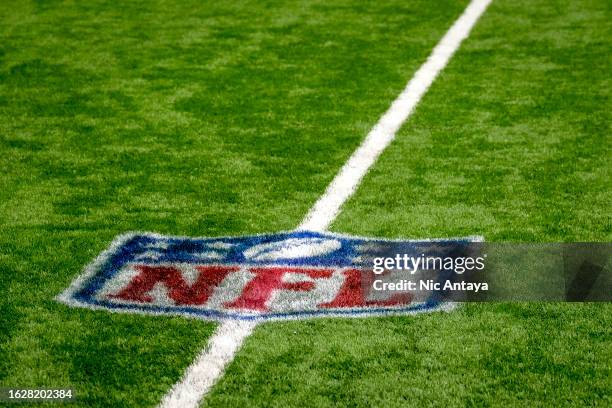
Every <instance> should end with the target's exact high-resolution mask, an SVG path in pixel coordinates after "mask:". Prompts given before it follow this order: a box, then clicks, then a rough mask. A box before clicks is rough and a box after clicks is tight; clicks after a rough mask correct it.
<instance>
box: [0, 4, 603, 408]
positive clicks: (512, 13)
mask: <svg viewBox="0 0 612 408" xmlns="http://www.w3.org/2000/svg"><path fill="white" fill-rule="evenodd" d="M465 5H466V1H444V2H436V4H432V3H431V2H426V1H417V2H410V3H409V4H406V3H405V2H399V1H394V2H385V3H384V4H382V3H358V2H355V1H342V2H334V3H329V2H324V1H310V2H274V3H272V2H239V3H232V4H228V3H220V2H217V3H214V2H199V1H185V2H174V1H155V2H139V1H133V2H129V3H121V4H117V3H116V2H108V1H104V2H103V1H88V2H81V3H78V2H76V3H75V2H67V1H64V2H62V1H57V2H53V1H39V2H19V3H9V2H3V3H1V4H0V21H1V22H2V24H0V153H2V157H3V159H2V160H0V169H1V170H2V173H1V174H0V232H1V234H0V271H1V275H0V288H1V289H0V290H1V293H2V294H3V296H2V297H1V298H0V327H1V330H0V353H1V354H0V355H1V358H0V386H5V387H46V388H49V387H65V386H71V387H73V388H74V390H75V394H76V396H77V399H78V402H77V405H82V406H109V407H110V406H152V405H154V404H156V403H157V402H158V401H159V400H160V399H161V397H162V395H163V394H164V393H165V392H166V391H167V390H168V389H169V388H170V386H171V385H172V384H173V383H174V382H176V381H177V380H178V378H179V377H180V376H181V374H182V373H183V371H184V369H185V368H186V366H187V365H188V364H189V363H190V362H191V360H192V359H193V358H194V356H195V355H196V354H197V352H198V351H199V350H200V349H201V348H202V347H204V345H205V344H206V340H207V338H208V336H209V335H210V333H211V332H212V330H213V329H214V327H215V325H214V324H213V323H206V322H200V321H197V320H192V319H182V318H170V317H150V316H137V315H119V314H111V313H108V312H100V311H89V310H86V309H71V308H68V307H66V306H65V305H62V304H58V303H57V302H56V301H55V300H54V297H55V296H56V295H57V294H58V293H59V292H61V291H62V290H63V289H64V288H65V287H66V286H68V284H69V283H70V282H71V281H72V279H73V278H74V277H76V276H77V275H78V274H79V273H80V271H81V270H82V268H83V266H84V265H86V264H87V263H88V262H89V261H90V260H91V259H93V258H94V257H95V256H96V255H97V254H98V253H99V252H100V251H101V250H103V249H104V248H105V247H106V246H107V245H108V244H109V242H110V241H111V240H112V238H113V237H114V236H116V235H117V234H120V233H123V232H125V231H131V230H148V231H155V232H160V233H167V234H172V235H190V236H219V235H241V234H250V233H260V232H274V231H278V230H290V229H292V228H294V227H295V226H296V225H297V224H298V223H299V222H300V220H301V218H302V217H303V216H304V215H305V213H306V212H307V210H308V209H309V208H310V206H311V205H312V204H313V203H314V201H315V200H316V199H317V197H318V196H319V195H320V194H321V193H322V192H323V191H324V189H325V187H326V186H327V184H328V183H329V181H330V180H331V179H332V178H333V176H334V175H335V173H336V172H337V170H338V169H339V167H340V166H341V165H342V163H343V162H344V161H345V160H346V159H347V158H348V156H349V155H350V154H351V152H352V151H353V150H354V148H355V147H356V146H357V145H358V144H359V142H360V140H361V139H362V138H363V137H364V136H365V134H367V132H368V131H369V129H370V128H371V127H372V125H373V124H374V123H376V121H377V120H378V118H379V116H380V114H381V113H382V112H384V111H385V110H386V108H387V107H388V105H389V103H390V102H391V101H392V100H393V99H394V98H395V97H396V96H397V94H398V93H399V92H400V91H401V89H402V88H403V87H404V86H405V83H406V81H407V80H408V79H409V78H410V76H411V75H412V73H413V72H414V71H415V70H416V69H417V68H418V66H419V65H420V64H421V63H422V62H423V61H424V59H425V58H426V57H427V55H428V53H429V52H430V50H431V48H432V47H433V46H434V45H435V43H436V42H437V41H438V40H439V38H440V37H441V36H442V35H443V34H444V32H445V31H446V29H447V28H448V27H449V26H450V25H451V24H452V22H453V20H454V19H455V18H456V17H457V16H458V15H459V14H460V13H461V11H462V10H463V8H464V7H465ZM610 16H611V13H610V6H609V4H607V3H606V2H605V1H582V2H569V1H558V2H553V3H550V2H544V1H536V2H531V1H530V2H527V1H520V2H511V1H509V0H494V3H493V5H492V6H491V8H490V10H489V11H488V12H487V13H486V14H485V16H484V17H483V19H482V20H481V21H480V22H479V24H478V25H477V26H476V28H475V30H474V32H473V34H472V36H471V37H470V38H469V39H468V40H467V41H466V42H465V43H464V45H463V46H462V48H461V49H460V51H459V52H458V54H457V55H456V56H455V57H454V59H453V60H452V61H451V63H450V65H449V66H448V67H447V69H446V70H445V71H444V72H443V73H442V75H441V76H440V77H439V78H438V79H437V81H436V83H434V86H433V87H432V89H431V90H430V92H429V93H428V94H427V95H426V96H425V98H424V100H423V102H422V104H421V105H420V106H419V107H418V109H417V112H416V114H415V115H414V116H413V117H412V118H411V120H410V122H409V123H407V124H406V126H404V128H403V129H402V130H401V131H400V133H399V134H398V137H397V140H396V141H395V142H394V143H393V144H392V145H391V147H390V148H389V149H388V151H386V152H385V154H384V155H383V156H382V157H381V160H380V161H379V163H377V165H376V166H375V167H374V168H373V170H372V172H371V173H370V174H369V175H368V176H367V177H366V179H365V180H364V183H363V185H362V186H361V187H360V189H359V190H358V192H357V194H356V195H355V197H354V198H353V199H351V200H350V201H349V202H348V203H347V204H346V205H345V207H344V209H343V212H342V213H341V214H340V217H339V218H338V220H337V221H336V223H334V225H333V228H332V229H333V230H334V231H338V232H348V233H354V234H363V235H371V236H381V237H406V238H419V237H432V236H458V235H474V234H481V235H484V236H485V238H486V239H487V240H489V241H496V240H505V241H509V240H515V241H574V240H585V241H591V240H593V241H605V240H609V239H610V235H611V234H610V217H609V210H608V208H609V202H610V185H609V179H610V177H609V176H610V165H609V136H608V134H609V114H608V111H609V101H608V96H609V95H608V94H609V92H608V88H609V86H607V85H609V80H608V78H607V72H608V71H609V65H610V61H609V56H608V54H609V51H610V43H609V39H610V29H609V23H607V21H609V20H610ZM610 312H612V309H611V308H610V307H609V305H606V304H587V305H564V304H535V305H533V304H529V305H528V304H514V305H503V304H502V305H468V306H466V307H464V308H462V309H461V310H459V311H456V312H453V313H451V314H432V315H426V316H425V315H424V316H418V317H414V318H412V317H404V318H402V317H394V318H375V319H351V320H333V319H323V320H316V321H306V322H304V321H298V322H286V323H273V324H266V325H265V326H261V327H259V328H258V329H257V330H256V332H255V334H254V335H253V337H251V338H249V339H248V340H247V342H246V344H245V345H244V348H243V349H242V350H241V352H240V353H239V355H238V356H237V358H236V360H235V361H234V362H233V363H232V365H231V366H230V367H229V368H228V371H227V373H226V375H225V377H224V378H223V379H222V380H221V381H220V383H219V384H218V385H217V386H216V387H215V388H214V389H213V392H212V393H211V395H210V396H209V397H208V398H207V399H206V400H205V405H209V406H238V405H239V404H247V405H256V406H257V405H259V406H269V405H272V406H286V405H287V404H289V405H298V404H300V405H318V406H332V405H349V406H368V405H378V406H393V405H397V406H399V405H415V406H422V405H430V404H431V403H432V401H438V402H439V404H440V405H475V406H482V405H526V404H529V405H535V406H537V405H542V406H544V405H548V404H551V405H582V404H585V405H589V404H590V405H597V404H599V405H602V406H603V405H606V404H609V403H610V388H611V384H610V377H611V376H610V374H611V373H610V361H611V360H612V356H611V355H610V350H611V349H612V342H611V335H612V333H611V331H610V327H612V324H611V323H612V322H611V321H610V320H611V318H610V316H611V313H610Z"/></svg>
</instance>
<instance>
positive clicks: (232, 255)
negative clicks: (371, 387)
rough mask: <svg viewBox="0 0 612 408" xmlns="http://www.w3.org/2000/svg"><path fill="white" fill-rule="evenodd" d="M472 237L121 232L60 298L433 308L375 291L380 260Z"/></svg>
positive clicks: (127, 307) (361, 309)
mask: <svg viewBox="0 0 612 408" xmlns="http://www.w3.org/2000/svg"><path fill="white" fill-rule="evenodd" d="M470 242H472V241H471V240H470V239H451V240H437V241H389V240H383V239H370V238H362V237H351V236H345V235H337V234H331V233H320V232H312V231H294V232H282V233H277V234H266V235H254V236H243V237H220V238H185V237H167V236H161V235H157V234H150V233H132V234H127V235H123V236H121V237H119V238H117V239H116V240H115V241H114V242H113V243H112V244H111V246H110V248H109V249H108V250H106V251H105V252H104V253H102V254H101V255H100V256H99V257H98V258H97V259H96V260H95V261H94V262H93V263H92V264H91V265H90V266H89V267H88V268H87V269H86V271H85V273H84V274H83V275H82V276H80V277H79V278H78V279H77V280H76V281H75V282H74V283H73V284H72V285H71V286H70V287H69V288H68V289H67V290H66V291H65V292H64V293H62V294H61V295H60V296H59V300H60V301H62V302H64V303H67V304H69V305H74V306H82V307H89V308H95V309H106V310H111V311H123V312H135V313H151V314H180V315H187V316H191V317H197V318H202V319H209V320H227V319H236V320H270V319H299V318H308V317H317V316H338V317H352V316H367V315H384V314H410V313H417V312H426V311H433V310H439V309H443V308H445V307H448V303H446V302H444V301H443V300H442V299H441V298H440V297H439V294H435V293H433V292H422V291H401V292H394V293H388V292H377V291H374V290H372V282H373V280H374V279H375V278H381V279H385V275H388V273H385V274H383V275H381V276H378V275H375V274H374V272H373V263H372V260H373V259H374V258H375V257H380V256H387V255H389V254H395V253H402V254H410V255H417V256H424V255H436V256H457V255H458V254H460V253H462V251H464V250H465V248H466V247H467V245H468V244H469V243H470ZM392 272H393V271H391V272H390V273H392ZM442 272H443V271H430V274H431V275H430V276H431V277H432V278H433V279H440V278H441V277H442ZM387 277H388V276H387ZM395 278H397V276H396V277H395Z"/></svg>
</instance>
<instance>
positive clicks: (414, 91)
mask: <svg viewBox="0 0 612 408" xmlns="http://www.w3.org/2000/svg"><path fill="white" fill-rule="evenodd" d="M491 1H492V0H472V1H471V2H470V4H469V5H468V6H467V7H466V9H465V10H464V12H463V14H461V16H460V17H459V18H458V19H457V20H456V21H455V22H454V23H453V25H452V26H451V28H450V29H449V30H448V31H447V32H446V34H445V35H444V37H442V39H441V40H440V41H439V42H438V44H437V45H436V46H435V47H434V49H433V50H432V52H431V54H430V55H429V57H428V58H427V60H426V61H425V63H424V64H423V65H421V67H420V68H419V69H418V71H417V72H416V73H415V74H414V76H413V77H412V79H410V81H409V82H408V84H407V85H406V87H405V88H404V90H403V91H402V93H400V95H399V96H398V97H397V98H396V99H395V101H393V103H392V104H391V107H390V108H389V109H388V110H387V111H386V112H385V113H384V115H383V116H382V117H381V118H380V119H379V121H378V122H377V123H376V125H374V127H373V128H372V130H370V132H369V133H368V135H367V136H366V138H365V139H364V141H363V142H362V143H361V145H359V147H358V148H357V150H355V152H354V153H353V154H352V155H351V157H350V158H349V160H348V161H347V162H346V164H345V165H344V166H342V168H341V169H340V171H339V172H338V174H337V175H336V177H335V178H334V179H333V180H332V182H331V183H330V184H329V186H328V187H327V189H326V190H325V193H323V195H322V196H321V197H320V198H319V199H318V200H317V202H316V203H315V204H314V206H313V207H312V208H311V209H310V211H309V212H308V214H307V215H306V217H305V218H304V220H303V221H302V222H301V224H300V225H299V226H298V228H297V229H298V230H310V231H321V232H322V231H325V230H326V229H327V228H328V227H329V225H330V224H331V223H332V222H333V221H334V219H335V218H336V216H337V215H338V213H339V212H340V209H341V207H342V205H343V204H344V203H345V202H346V201H347V200H348V199H349V198H350V197H351V195H352V194H353V193H354V192H355V190H356V189H357V187H358V186H359V183H360V182H361V180H362V179H363V177H364V176H365V175H366V173H367V172H368V170H369V169H370V168H371V167H372V165H373V164H374V163H375V162H376V160H377V159H378V157H379V156H380V155H381V153H382V152H383V151H384V150H385V149H386V148H387V147H388V146H389V144H390V143H391V142H392V141H393V139H394V138H395V134H396V133H397V131H398V130H399V129H400V127H401V126H402V124H403V123H404V122H405V121H406V120H407V119H408V118H409V117H410V115H411V113H412V112H413V111H414V108H415V107H416V105H417V104H418V103H419V101H420V100H421V98H422V97H423V95H424V94H425V92H427V89H429V87H430V86H431V84H432V83H433V81H434V80H435V79H436V77H437V76H438V74H439V73H440V72H441V71H442V70H443V69H444V67H445V66H446V65H447V64H448V62H449V61H450V59H451V57H452V56H453V54H454V53H455V51H457V49H458V48H459V46H460V45H461V42H462V41H463V40H464V39H465V38H467V36H468V35H469V33H470V31H471V30H472V28H473V27H474V25H475V24H476V22H477V21H478V19H479V18H480V16H481V15H482V14H483V13H484V11H485V10H486V9H487V7H488V6H489V4H490V3H491ZM256 325H257V321H225V322H223V323H221V324H219V326H218V327H217V329H216V330H215V332H214V333H213V335H212V336H211V337H210V339H209V341H208V345H207V346H206V347H205V348H204V349H203V350H202V351H201V352H200V353H199V354H198V356H197V357H196V359H195V360H194V361H193V363H192V364H191V365H190V366H189V367H188V368H187V370H186V372H185V374H184V375H183V377H182V378H181V380H180V381H179V382H177V383H176V384H175V385H174V386H173V387H172V388H171V389H170V391H169V392H168V393H167V394H166V395H165V396H164V398H163V399H162V401H161V404H160V407H162V408H197V407H198V406H199V404H200V401H201V400H202V398H204V396H205V395H206V394H207V393H208V392H209V391H210V389H211V388H212V386H213V385H214V384H215V382H216V381H217V380H218V379H219V378H221V376H222V375H223V370H224V368H225V367H226V366H227V365H228V364H229V363H230V362H231V361H232V360H233V358H234V355H235V354H236V353H237V352H238V350H239V349H240V347H241V345H242V343H243V342H244V340H245V339H246V338H247V337H248V336H249V335H250V334H251V333H252V332H253V329H254V328H255V326H256Z"/></svg>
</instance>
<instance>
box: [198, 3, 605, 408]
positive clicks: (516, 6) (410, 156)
mask: <svg viewBox="0 0 612 408" xmlns="http://www.w3.org/2000/svg"><path fill="white" fill-rule="evenodd" d="M610 16H611V13H610V5H609V4H608V3H606V2H601V1H584V2H572V1H562V2H554V3H551V2H548V1H521V2H516V1H504V0H496V1H494V2H493V4H492V5H491V6H490V9H489V10H488V11H487V12H486V14H485V15H484V16H483V18H482V19H481V21H480V22H479V23H478V25H477V26H476V27H475V29H474V31H473V32H472V34H471V36H470V37H469V38H468V39H467V40H466V41H465V43H464V44H463V45H462V47H461V48H460V50H459V52H458V53H457V55H455V56H454V58H453V60H451V62H450V64H449V66H448V67H447V68H446V69H445V70H444V71H443V72H442V74H441V75H440V77H439V78H438V79H437V80H436V82H435V83H434V84H433V86H432V88H431V89H430V91H429V92H428V94H427V95H426V96H425V97H424V99H423V101H422V102H421V104H420V105H419V106H418V107H417V110H416V113H415V115H414V116H413V117H412V118H411V119H410V120H409V122H408V123H407V124H406V125H405V126H404V127H403V128H402V130H401V131H400V132H399V134H398V136H397V139H396V140H395V141H394V142H393V144H392V145H391V146H390V147H389V148H388V150H386V151H385V153H383V155H382V157H381V159H380V160H379V162H378V163H377V164H376V166H374V168H373V169H372V171H371V172H370V173H369V174H368V176H366V178H365V180H364V181H363V183H362V185H361V186H360V188H359V190H358V191H357V193H356V194H355V195H354V196H353V197H352V199H351V200H350V201H349V202H348V203H347V204H346V205H345V206H344V208H343V211H342V212H341V214H340V216H339V217H338V219H337V221H336V222H335V223H334V224H333V225H332V230H333V231H342V232H349V233H352V234H361V235H366V236H385V237H410V238H431V237H450V236H466V235H474V234H478V235H482V236H484V237H485V239H486V240H487V241H491V242H500V241H506V242H513V241H514V242H573V241H609V240H610V238H611V236H612V234H611V232H612V231H611V222H610V221H611V217H610V202H611V198H612V196H611V184H610V170H611V169H612V166H611V165H610V163H611V161H610V129H609V125H610V113H609V112H610V103H609V89H610V87H609V84H610V81H609V72H610V59H609V54H610V49H611V47H610V46H611V44H610V39H611V36H610V25H609V23H608V21H609V19H610ZM611 328H612V307H611V306H610V304H609V303H605V304H604V303H599V304H560V303H539V304H538V303H516V304H468V305H464V306H463V307H462V308H461V309H460V310H457V311H454V312H452V313H450V314H432V315H420V316H416V317H393V318H378V319H357V320H348V321H347V320H331V319H326V320H319V321H310V322H287V323H279V324H275V325H266V326H261V327H259V328H258V329H257V330H256V332H255V334H254V336H253V337H252V338H250V339H248V340H247V342H246V345H245V346H244V348H243V349H242V351H241V352H240V353H239V355H238V357H237V358H236V359H235V360H234V363H233V364H232V366H231V367H230V368H229V370H228V372H227V373H226V375H225V377H224V378H223V379H222V380H221V382H220V384H219V385H217V387H215V389H214V390H213V393H212V395H211V396H209V398H208V399H207V400H206V403H205V404H204V405H205V406H215V407H216V406H231V405H235V404H247V403H248V404H249V405H256V406H277V407H282V406H309V405H315V406H337V405H340V406H343V405H346V406H355V407H369V406H381V407H382V406H384V407H389V406H398V407H399V406H415V407H421V406H440V407H448V406H452V407H454V406H534V407H535V406H609V405H610V404H611V403H612V329H611ZM262 344H265V345H269V346H268V347H262V346H261V345H262ZM272 345H274V346H272Z"/></svg>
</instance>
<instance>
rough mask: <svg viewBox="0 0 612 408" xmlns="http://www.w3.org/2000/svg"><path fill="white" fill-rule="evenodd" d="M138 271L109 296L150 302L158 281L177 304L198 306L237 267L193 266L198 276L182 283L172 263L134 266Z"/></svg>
mask: <svg viewBox="0 0 612 408" xmlns="http://www.w3.org/2000/svg"><path fill="white" fill-rule="evenodd" d="M136 269H138V270H139V271H140V273H139V274H138V275H137V276H136V277H135V278H134V279H132V281H131V282H130V283H129V284H128V285H127V286H126V287H125V288H123V289H122V290H121V291H120V292H119V293H117V294H114V295H109V297H111V298H117V299H121V300H128V301H132V302H141V303H150V302H152V301H153V298H152V297H151V296H150V295H148V293H149V292H150V291H151V290H152V289H153V287H154V286H155V285H156V284H158V283H163V284H164V285H165V286H166V287H167V288H168V296H169V297H170V299H172V300H174V301H175V302H176V304H178V305H202V304H204V303H206V301H207V300H208V298H209V297H210V295H211V293H212V291H213V289H214V288H215V287H216V286H217V285H218V284H219V283H220V282H221V281H222V280H223V279H224V278H225V277H226V276H227V274H228V273H230V272H233V271H236V270H238V268H237V267H233V266H218V265H214V266H197V267H196V269H197V270H198V271H199V276H198V279H197V280H196V282H195V283H194V284H193V285H189V284H188V283H187V282H185V279H184V278H183V276H182V274H181V271H180V270H178V269H177V268H176V267H173V266H147V265H137V266H136Z"/></svg>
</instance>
